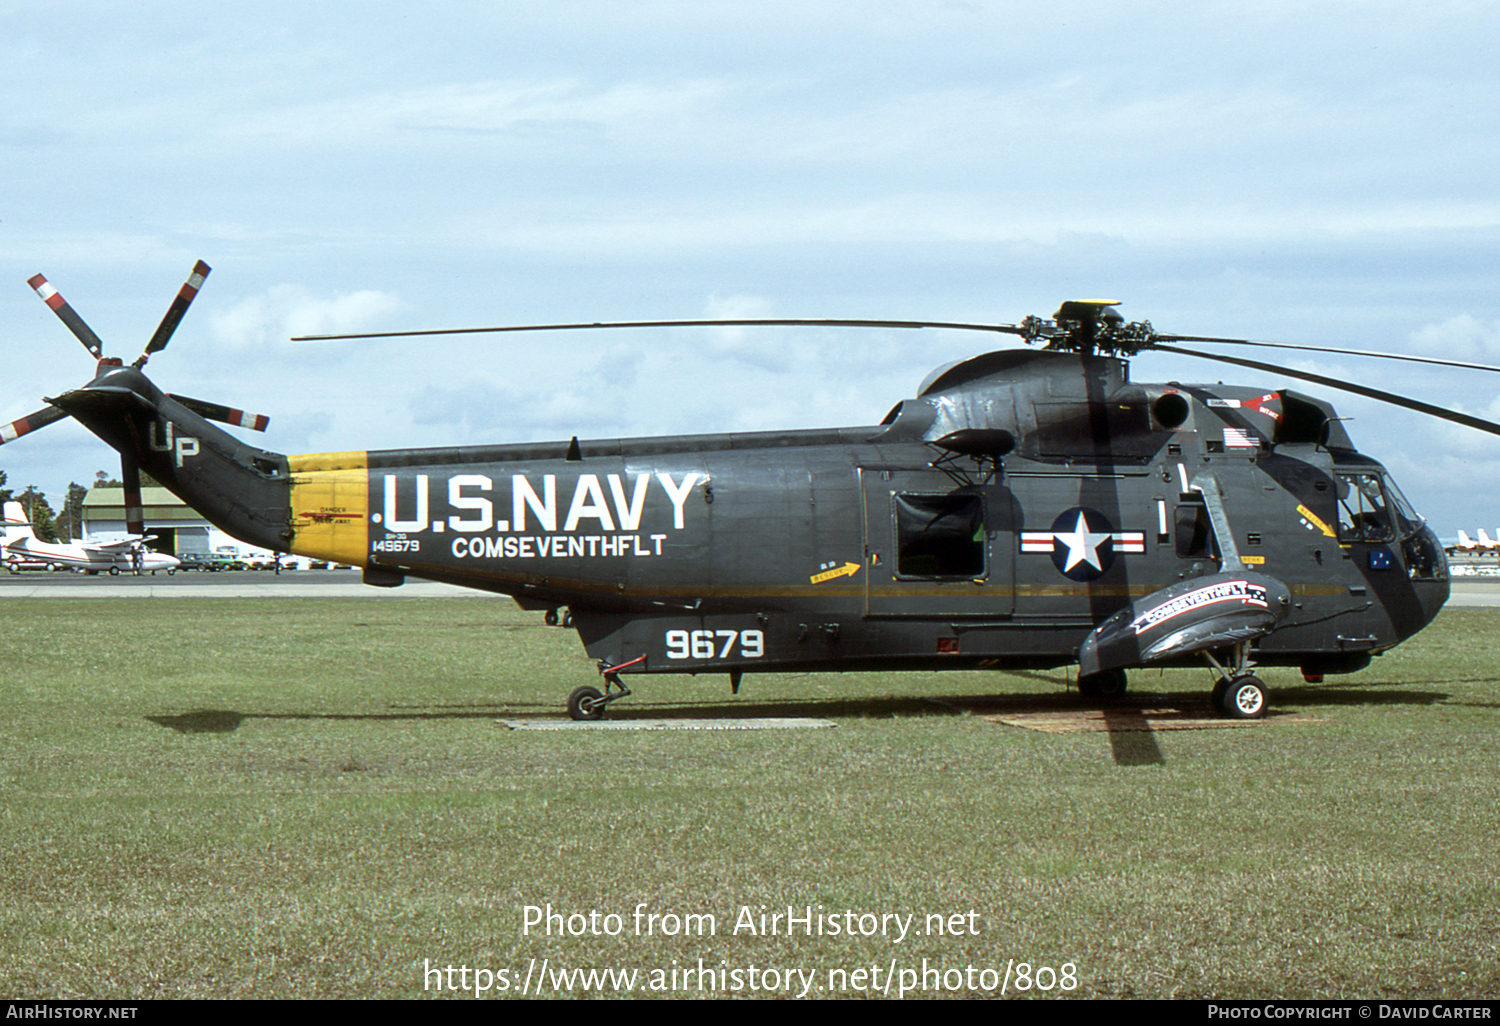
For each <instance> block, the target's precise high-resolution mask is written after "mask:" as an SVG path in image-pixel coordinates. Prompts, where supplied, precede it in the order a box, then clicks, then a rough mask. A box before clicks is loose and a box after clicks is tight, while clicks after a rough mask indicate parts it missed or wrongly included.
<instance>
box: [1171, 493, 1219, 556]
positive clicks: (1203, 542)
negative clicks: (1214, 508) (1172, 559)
mask: <svg viewBox="0 0 1500 1026" xmlns="http://www.w3.org/2000/svg"><path fill="white" fill-rule="evenodd" d="M1173 527H1174V531H1173V538H1174V542H1175V545H1176V549H1177V555H1178V556H1180V557H1182V558H1183V559H1212V558H1213V555H1214V552H1213V535H1214V531H1213V524H1212V523H1210V522H1209V519H1208V509H1207V508H1206V507H1205V506H1202V505H1199V504H1194V505H1189V506H1178V507H1177V515H1176V518H1175V521H1174V523H1173Z"/></svg>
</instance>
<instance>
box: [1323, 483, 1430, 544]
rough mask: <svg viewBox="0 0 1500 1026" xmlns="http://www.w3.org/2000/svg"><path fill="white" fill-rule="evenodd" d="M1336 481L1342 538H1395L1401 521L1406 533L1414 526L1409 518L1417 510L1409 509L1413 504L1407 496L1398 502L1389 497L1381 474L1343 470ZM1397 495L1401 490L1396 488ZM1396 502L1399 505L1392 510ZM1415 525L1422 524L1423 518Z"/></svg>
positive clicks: (1364, 539) (1358, 540)
mask: <svg viewBox="0 0 1500 1026" xmlns="http://www.w3.org/2000/svg"><path fill="white" fill-rule="evenodd" d="M1336 482H1337V485H1338V495H1339V541H1341V542H1389V541H1394V540H1395V538H1396V526H1397V524H1398V522H1399V524H1400V526H1401V529H1402V533H1403V534H1405V533H1408V532H1409V531H1410V530H1412V529H1413V527H1412V525H1411V521H1410V518H1414V517H1415V514H1412V513H1411V512H1410V511H1411V507H1410V506H1409V505H1407V504H1406V500H1405V499H1404V498H1401V499H1400V500H1399V503H1392V502H1390V501H1389V500H1388V497H1387V495H1386V492H1385V490H1384V489H1383V487H1382V484H1383V482H1382V480H1381V476H1380V475H1379V474H1376V473H1372V472H1343V473H1339V474H1338V475H1336ZM1393 487H1394V486H1393ZM1396 495H1397V496H1399V495H1400V493H1399V492H1396ZM1393 506H1397V507H1398V508H1397V509H1396V510H1393V509H1392V507H1393ZM1393 513H1394V519H1393ZM1408 514H1409V515H1410V517H1409V516H1408ZM1416 526H1420V522H1418V523H1417V525H1416Z"/></svg>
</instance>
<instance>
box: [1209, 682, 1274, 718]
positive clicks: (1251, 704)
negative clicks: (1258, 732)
mask: <svg viewBox="0 0 1500 1026" xmlns="http://www.w3.org/2000/svg"><path fill="white" fill-rule="evenodd" d="M1214 694H1215V697H1216V698H1217V703H1216V704H1217V705H1218V707H1219V711H1220V712H1221V713H1223V714H1224V715H1225V716H1228V717H1229V718H1230V719H1234V720H1253V719H1258V718H1260V717H1262V716H1264V715H1265V714H1266V708H1267V706H1269V704H1270V701H1269V699H1268V698H1267V696H1266V686H1265V685H1264V684H1262V683H1261V682H1260V678H1258V677H1255V676H1250V675H1247V676H1244V677H1236V678H1235V679H1234V680H1232V681H1230V682H1229V684H1228V686H1227V687H1225V688H1224V690H1223V691H1222V692H1220V691H1219V689H1218V688H1215V689H1214Z"/></svg>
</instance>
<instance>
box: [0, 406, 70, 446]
mask: <svg viewBox="0 0 1500 1026" xmlns="http://www.w3.org/2000/svg"><path fill="white" fill-rule="evenodd" d="M66 416H68V414H66V413H64V412H63V411H62V410H59V409H58V408H57V407H56V406H44V407H42V408H41V409H40V410H37V411H36V412H35V413H33V414H31V415H30V416H26V417H22V418H21V419H20V420H13V421H11V422H10V423H9V424H0V445H4V444H5V443H6V442H14V441H15V440H16V439H17V438H20V437H21V436H22V435H29V434H31V432H33V431H35V430H37V429H38V428H44V427H46V426H47V425H48V424H55V423H57V422H58V421H60V420H62V419H63V418H64V417H66Z"/></svg>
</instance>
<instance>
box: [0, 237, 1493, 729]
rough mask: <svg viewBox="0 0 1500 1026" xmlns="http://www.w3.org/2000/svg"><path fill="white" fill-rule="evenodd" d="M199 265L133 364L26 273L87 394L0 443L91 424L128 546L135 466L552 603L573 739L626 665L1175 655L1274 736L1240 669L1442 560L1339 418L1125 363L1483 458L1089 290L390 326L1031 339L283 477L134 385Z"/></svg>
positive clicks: (353, 546)
mask: <svg viewBox="0 0 1500 1026" xmlns="http://www.w3.org/2000/svg"><path fill="white" fill-rule="evenodd" d="M208 273H209V268H208V266H207V265H206V264H203V263H201V262H200V263H199V264H198V266H197V267H196V268H195V269H194V271H193V275H192V277H191V278H189V280H188V282H187V284H186V285H184V286H183V288H182V290H181V292H180V293H179V294H178V296H177V298H176V300H174V302H173V303H172V305H171V307H170V308H169V310H168V312H167V315H166V317H165V318H164V319H163V321H162V323H161V326H160V327H159V328H158V329H157V331H156V333H155V334H154V335H153V336H152V337H151V339H150V341H149V342H148V344H147V346H146V349H145V352H144V353H143V354H142V355H141V356H140V358H138V359H137V360H136V361H135V362H134V363H132V364H129V365H126V364H124V363H123V362H122V361H121V360H119V359H115V358H109V357H106V356H104V353H103V347H102V344H101V343H100V341H99V339H98V338H97V336H95V335H94V333H93V332H92V331H91V330H90V329H89V328H88V326H87V325H86V324H85V323H84V322H83V321H82V319H81V318H79V316H78V315H77V313H76V312H75V311H73V309H72V308H71V307H70V306H68V304H67V303H66V302H64V301H63V299H62V297H61V296H60V295H59V294H58V293H57V291H56V290H55V289H54V288H53V287H52V286H51V285H50V284H48V283H47V282H46V280H45V279H43V278H42V277H41V276H40V275H38V276H36V277H35V278H33V279H31V282H30V284H31V285H32V287H33V288H34V289H35V290H36V291H37V292H38V294H39V295H40V296H41V298H42V299H43V300H44V301H46V303H47V304H48V305H49V306H50V307H51V308H52V309H53V310H54V311H55V312H56V313H57V315H58V316H59V317H60V318H61V319H62V321H63V322H64V324H66V325H67V326H68V328H69V329H71V330H72V332H73V333H74V335H76V336H77V337H78V338H79V339H80V340H81V341H82V342H83V344H84V345H85V346H86V347H87V348H88V349H89V351H90V353H91V354H92V355H93V356H94V357H95V359H96V360H97V361H98V370H97V374H96V376H95V377H94V379H93V380H92V381H90V382H89V383H88V384H86V385H84V386H83V387H81V388H77V389H74V390H73V391H70V392H66V393H64V394H62V395H59V396H57V397H56V398H52V399H48V400H46V403H47V405H46V406H44V407H43V408H42V409H41V410H40V411H38V412H37V413H34V414H32V415H31V416H29V417H25V418H23V419H21V420H18V421H15V422H13V423H11V424H9V425H6V426H4V427H0V442H4V441H11V440H13V439H14V438H16V437H18V436H20V435H23V434H25V433H27V432H29V431H32V430H35V429H36V428H38V427H42V426H45V425H46V424H48V423H51V422H54V421H56V420H59V419H61V418H63V417H67V416H71V417H74V418H76V419H77V420H79V421H81V422H82V423H83V424H84V425H85V426H86V427H87V428H88V429H89V430H90V431H92V432H93V433H94V434H96V435H98V436H99V437H100V438H101V439H103V440H104V441H105V442H106V443H108V444H109V445H110V446H112V447H114V448H115V449H117V450H118V451H119V452H120V454H121V465H122V480H123V481H124V483H125V489H126V504H127V507H128V508H130V509H131V510H132V512H131V513H130V515H129V518H128V519H129V520H130V523H129V524H128V528H129V530H130V531H132V532H134V533H141V531H142V530H143V525H142V524H141V513H140V508H139V507H140V496H139V482H140V473H141V471H145V472H147V473H149V474H150V475H151V477H152V478H154V479H155V480H156V481H158V482H160V483H161V484H162V485H164V486H165V487H167V488H168V489H170V490H171V491H172V492H173V493H174V494H176V495H177V496H178V497H180V498H181V499H182V500H183V501H184V502H186V503H187V504H188V505H190V506H192V507H193V508H194V509H196V510H198V511H199V512H200V513H201V514H202V515H203V516H204V517H206V518H207V519H208V520H209V521H211V522H212V523H213V524H215V525H217V526H218V527H219V528H220V529H222V530H224V531H226V532H227V533H229V534H231V535H233V536H235V537H236V538H240V539H242V540H244V541H246V542H248V543H250V544H252V545H258V546H263V547H265V548H268V549H273V550H276V551H281V552H292V553H296V554H299V555H303V556H309V557H313V558H316V559H326V560H333V561H338V562H341V563H348V564H352V565H355V566H358V567H360V568H362V569H363V572H364V581H365V582H366V583H367V584H371V585H375V586H378V587H391V586H396V585H399V584H401V583H402V582H403V581H404V580H405V579H406V578H408V577H411V578H420V579H426V580H431V581H441V582H446V583H449V584H456V585H463V586H466V587H471V588H478V589H482V590H486V591H491V592H498V593H501V594H505V595H510V596H513V597H514V598H515V600H516V601H517V602H518V603H519V604H520V605H521V606H522V607H523V608H526V609H532V610H537V611H546V612H547V613H548V615H549V617H555V616H556V614H557V612H558V610H560V609H563V608H566V609H567V610H568V611H569V615H570V617H571V621H570V622H571V625H572V626H573V628H575V629H576V630H577V631H578V634H579V637H580V639H581V640H582V642H583V645H584V647H585V649H586V650H587V652H588V654H589V655H590V656H591V657H592V658H594V659H596V660H597V661H598V666H599V670H600V672H601V674H602V675H603V684H604V687H603V689H602V690H601V689H599V688H596V687H592V686H585V687H580V688H578V689H577V690H575V691H573V693H572V694H571V695H570V696H569V699H568V711H569V713H570V714H571V715H572V716H573V717H575V718H577V719H596V718H599V717H600V716H602V715H603V714H604V712H605V710H606V709H607V707H608V706H609V705H611V704H612V703H614V702H616V701H618V700H619V699H621V698H623V697H625V696H626V695H628V694H630V690H629V688H628V686H627V685H626V683H625V681H626V680H627V679H633V678H634V677H635V676H637V675H641V674H661V673H690V674H703V673H723V674H725V675H727V676H728V677H729V680H730V682H731V684H732V686H733V688H734V689H735V691H738V689H739V686H740V681H741V678H742V676H743V675H744V674H747V673H750V674H754V673H773V672H785V671H798V672H807V671H828V670H854V671H865V672H870V671H881V670H898V669H899V670H915V669H927V670H938V669H960V668H967V669H1047V668H1057V667H1065V666H1068V667H1076V672H1077V683H1078V690H1079V691H1080V692H1081V693H1082V694H1083V695H1084V696H1086V697H1091V698H1106V697H1109V696H1115V695H1119V694H1121V693H1123V692H1124V691H1125V689H1126V673H1127V671H1129V670H1132V669H1136V668H1141V667H1174V666H1194V665H1197V666H1204V667H1206V668H1207V669H1208V670H1209V679H1212V680H1214V681H1216V683H1215V684H1214V686H1213V690H1212V699H1213V703H1214V705H1215V707H1216V708H1217V709H1218V711H1219V712H1220V713H1221V714H1223V715H1225V716H1230V717H1246V718H1248V717H1255V716H1260V715H1262V714H1263V713H1264V712H1265V710H1266V708H1267V701H1268V700H1267V692H1266V688H1265V685H1264V684H1263V683H1262V682H1261V680H1260V679H1259V678H1258V677H1257V676H1256V674H1255V671H1256V669H1257V668H1259V667H1295V668H1298V669H1300V670H1301V672H1302V674H1303V675H1304V676H1305V677H1307V678H1308V679H1311V680H1317V679H1321V677H1322V675H1323V674H1328V673H1347V672H1352V671H1356V670H1359V669H1361V668H1363V667H1365V666H1366V665H1367V664H1368V663H1369V661H1370V658H1371V656H1372V655H1374V654H1377V653H1379V652H1382V651H1384V650H1386V649H1388V648H1390V647H1392V646H1393V645H1396V644H1397V643H1399V642H1401V641H1402V640H1404V639H1406V638H1409V637H1411V636H1412V635H1413V634H1415V633H1417V632H1418V631H1420V630H1421V629H1422V628H1423V627H1424V626H1426V625H1427V624H1428V623H1429V622H1431V620H1432V618H1433V617H1434V616H1435V615H1436V614H1437V612H1438V610H1439V609H1440V608H1441V607H1442V605H1443V603H1444V601H1446V599H1447V597H1448V587H1449V582H1448V567H1447V563H1446V561H1445V558H1444V553H1443V548H1442V546H1441V544H1440V543H1439V541H1438V539H1437V537H1436V536H1435V535H1434V534H1433V532H1432V531H1431V530H1430V529H1429V528H1428V527H1427V526H1426V525H1425V524H1424V522H1423V520H1422V518H1421V517H1420V516H1418V514H1417V513H1416V512H1415V511H1414V510H1413V508H1412V506H1411V505H1410V503H1408V501H1407V500H1406V499H1405V498H1404V497H1403V496H1402V494H1401V492H1400V490H1399V489H1398V488H1397V487H1396V484H1395V482H1394V481H1392V480H1391V477H1390V475H1389V474H1388V473H1387V472H1386V470H1385V468H1384V467H1382V466H1381V465H1380V464H1379V463H1377V462H1376V461H1375V460H1373V459H1370V458H1369V457H1368V456H1364V455H1362V454H1361V453H1359V452H1358V451H1357V450H1356V449H1355V448H1354V445H1353V443H1352V442H1351V441H1350V439H1349V436H1348V435H1347V433H1346V432H1345V429H1344V427H1343V425H1342V424H1341V422H1340V419H1339V417H1338V416H1337V415H1336V414H1335V412H1334V409H1333V407H1332V406H1331V405H1329V404H1328V403H1327V402H1324V401H1322V400H1320V399H1316V398H1313V397H1311V396H1307V395H1303V394H1300V393H1298V392H1294V391H1291V390H1288V389H1280V390H1275V391H1267V390H1264V389H1257V388H1246V387H1237V386H1226V385H1190V384H1178V383H1171V384H1141V383H1137V382H1133V381H1131V380H1130V378H1129V374H1128V363H1127V358H1128V357H1129V356H1131V355H1133V354H1134V353H1136V352H1139V351H1142V350H1146V349H1150V350H1156V351H1165V352H1172V353H1178V354H1182V355H1190V356H1196V357H1203V358H1208V359H1216V360H1221V361H1225V362H1228V363H1232V364H1236V365H1239V366H1243V367H1249V368H1253V369H1258V370H1262V371H1266V372H1270V373H1273V374H1281V375H1287V376H1290V377H1293V378H1300V379H1303V380H1309V381H1312V382H1315V383H1318V384H1321V385H1324V386H1328V387H1333V388H1337V389H1341V390H1345V391H1351V392H1355V393H1358V394H1361V395H1366V396H1370V397H1373V398H1378V399H1382V400H1385V401H1387V402H1392V403H1395V404H1397V405H1399V406H1402V407H1405V408H1407V409H1412V410H1417V411H1420V412H1423V413H1427V414H1431V415H1434V416H1438V417H1442V418H1444V419H1447V420H1452V421H1456V422H1458V423H1463V424H1466V425H1468V426H1470V427H1475V428H1479V429H1481V430H1485V431H1490V432H1492V433H1496V434H1500V425H1496V424H1493V423H1490V422H1488V421H1483V420H1480V419H1478V418H1475V417H1470V416H1467V415H1464V414H1460V413H1455V412H1453V411H1449V410H1446V409H1442V408H1440V407H1436V406H1432V405H1430V404H1427V403H1422V402H1419V401H1417V400H1412V399H1407V398H1404V397H1401V396H1398V395H1393V394H1391V393H1388V392H1384V391H1380V390H1378V389H1372V388H1366V387H1363V386H1358V385H1352V384H1350V383H1347V382H1343V381H1338V380H1333V379H1329V378H1324V377H1320V376H1317V375H1313V374H1309V373H1305V372H1299V371H1292V370H1288V369H1286V368H1282V367H1277V366H1274V365H1271V364H1265V363H1260V362H1257V361H1253V360H1247V359H1242V358H1239V357H1228V356H1222V355H1218V354H1210V353H1205V352H1201V351H1196V350H1192V349H1184V348H1181V347H1180V344H1181V343H1225V342H1231V343H1240V344H1248V345H1273V344H1275V343H1266V342H1252V341H1250V340H1246V339H1218V338H1210V337H1206V336H1185V335H1166V334H1159V333H1157V332H1156V331H1155V330H1154V329H1153V328H1152V327H1151V325H1150V323H1149V322H1128V323H1127V322H1126V321H1125V320H1124V319H1123V318H1122V317H1121V316H1120V314H1119V313H1118V312H1117V311H1115V309H1114V307H1115V306H1116V305H1117V304H1116V303H1114V302H1113V301H1109V300H1086V301H1077V302H1068V303H1064V304H1063V305H1062V307H1061V308H1060V309H1059V310H1058V311H1057V312H1056V314H1055V315H1053V317H1051V318H1048V319H1042V318H1038V317H1028V318H1026V319H1025V320H1024V321H1022V322H1020V323H1019V324H999V325H984V324H952V323H941V322H924V321H868V320H803V319H798V320H790V319H777V320H770V319H757V320H713V321H703V320H699V321H656V322H604V323H592V324H566V325H564V324H558V325H529V326H516V327H504V328H468V329H457V330H456V331H451V332H440V331H435V332H386V333H378V334H380V335H429V334H433V335H435V334H448V333H460V332H476V331H533V330H559V329H584V328H632V327H662V326H677V325H719V324H731V325H741V326H743V325H823V326H827V325H836V326H844V327H850V328H859V327H881V328H924V327H941V328H950V329H969V330H976V331H985V332H991V333H1000V334H1007V335H1014V336H1017V337H1019V338H1021V339H1022V340H1024V341H1025V342H1027V343H1029V344H1030V345H1031V347H1032V348H1021V349H1009V350H1000V351H996V352H986V353H983V354H981V355H978V356H975V357H973V358H971V359H968V360H964V361H962V362H959V363H957V364H954V365H951V366H948V367H944V368H940V369H939V370H937V371H934V372H933V373H932V374H931V375H930V376H929V377H928V379H927V380H926V381H925V382H923V383H922V385H921V387H920V388H919V389H918V392H917V395H916V397H915V398H912V399H906V400H904V401H902V402H900V403H898V404H897V405H896V406H895V408H894V409H892V410H891V411H890V413H889V414H887V415H886V417H885V418H884V420H882V421H880V423H878V424H875V425H873V426H867V427H856V428H837V429H828V430H798V431H774V432H758V433H743V434H701V435H685V436H678V437H662V438H632V439H608V440H596V441H580V440H579V439H578V438H577V437H574V438H572V439H569V440H566V441H557V442H547V443H527V444H509V445H484V446H460V447H453V448H437V449H391V450H381V451H367V452H337V453H314V454H306V455H293V456H286V455H282V454H280V453H276V452H270V451H267V450H264V449H260V448H256V447H254V446H252V445H248V444H246V443H245V442H243V441H241V440H240V439H238V438H236V437H235V436H233V435H231V434H230V433H229V432H227V431H224V430H222V429H220V428H219V427H216V426H215V425H214V424H213V423H210V422H211V421H220V422H225V423H229V424H232V425H238V426H240V427H248V428H252V429H256V430H263V429H264V428H265V426H266V421H265V418H263V417H258V416H253V415H249V414H245V413H243V412H241V411H238V410H233V409H230V408H229V407H226V406H222V405H219V404H216V403H210V402H205V401H202V400H197V399H190V398H187V397H184V396H179V395H171V394H168V393H166V392H163V391H161V390H160V389H159V388H157V386H156V385H155V384H154V383H153V382H152V381H151V380H150V379H149V378H147V376H146V374H145V372H144V367H145V364H146V361H147V359H148V358H149V357H150V356H152V355H154V354H155V353H157V352H160V351H161V350H162V349H163V348H165V346H166V345H167V342H168V341H169V340H170V338H171V336H172V333H173V331H174V330H175V329H176V327H177V324H178V322H179V321H180V320H181V319H182V316H183V314H184V313H185V312H186V311H187V308H188V305H189V304H190V303H191V302H192V300H193V298H194V296H195V295H196V294H197V291H198V289H199V288H200V287H201V285H202V284H203V280H204V278H205V277H206V276H207V274H208ZM324 337H342V338H360V337H375V336H374V335H370V334H366V335H346V336H324ZM1287 348H1293V349H1298V348H1301V349H1316V350H1319V351H1334V352H1347V350H1323V349H1322V347H1314V346H1288V347H1287ZM1366 355H1381V356H1392V357H1393V358H1397V359H1409V360H1417V361H1420V362H1433V363H1449V364H1456V361H1442V360H1427V359H1425V358H1420V357H1410V356H1401V355H1398V354H1366ZM1457 365H1459V366H1473V365H1467V364H1457ZM1484 369H1489V370H1493V369H1495V368H1484ZM637 686H639V684H637Z"/></svg>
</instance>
